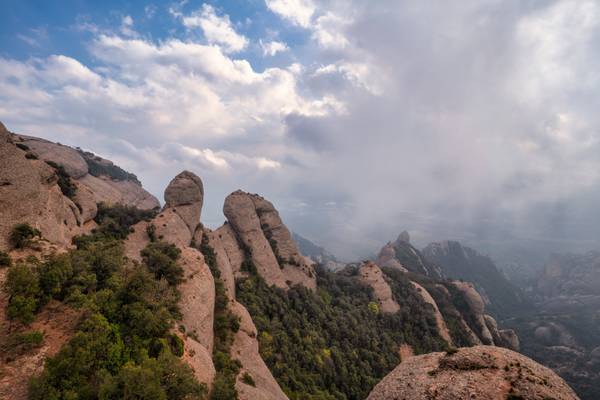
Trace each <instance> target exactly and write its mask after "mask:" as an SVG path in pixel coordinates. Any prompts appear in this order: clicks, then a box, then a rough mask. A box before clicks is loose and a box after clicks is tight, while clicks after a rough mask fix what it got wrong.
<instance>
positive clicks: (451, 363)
mask: <svg viewBox="0 0 600 400" xmlns="http://www.w3.org/2000/svg"><path fill="white" fill-rule="evenodd" d="M510 398H514V399H531V400H535V399H538V400H543V399H556V400H576V399H578V397H577V396H576V395H575V393H574V392H573V391H572V390H571V389H570V388H569V386H567V384H566V383H565V382H564V381H563V380H562V379H561V378H560V377H558V375H556V374H555V373H554V372H552V371H551V370H550V369H548V368H546V367H543V366H541V365H539V364H537V363H536V362H534V361H533V360H531V359H529V358H527V357H525V356H523V355H521V354H519V353H515V352H513V351H511V350H508V349H503V348H500V347H491V346H475V347H468V348H461V349H459V350H458V352H456V353H454V354H448V353H429V354H425V355H420V356H415V357H410V358H408V359H407V360H405V361H403V362H402V363H400V365H399V366H398V367H396V369H394V370H393V371H392V372H391V373H389V374H388V375H387V376H386V377H385V378H383V380H382V381H381V382H379V383H378V384H377V385H376V386H375V388H374V389H373V390H372V391H371V393H370V394H369V397H368V398H367V400H389V399H411V400H454V399H482V400H506V399H510Z"/></svg>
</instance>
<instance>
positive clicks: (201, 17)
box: [182, 4, 248, 53]
mask: <svg viewBox="0 0 600 400" xmlns="http://www.w3.org/2000/svg"><path fill="white" fill-rule="evenodd" d="M182 21H183V25H184V26H185V27H186V28H188V29H193V28H201V29H202V31H203V32H204V37H205V38H206V40H207V41H208V43H211V44H213V43H216V44H219V45H222V46H223V48H224V50H225V51H226V52H231V53H233V52H238V51H241V50H243V49H245V48H246V46H247V45H248V39H247V38H246V37H245V36H243V35H240V34H238V33H237V32H236V31H235V29H233V26H232V24H231V21H230V20H229V16H228V15H224V16H219V15H217V13H216V11H215V9H214V7H212V6H211V5H208V4H203V5H202V8H201V9H200V10H198V11H195V12H193V13H192V14H190V15H184V16H182Z"/></svg>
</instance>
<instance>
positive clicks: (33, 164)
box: [0, 123, 159, 250]
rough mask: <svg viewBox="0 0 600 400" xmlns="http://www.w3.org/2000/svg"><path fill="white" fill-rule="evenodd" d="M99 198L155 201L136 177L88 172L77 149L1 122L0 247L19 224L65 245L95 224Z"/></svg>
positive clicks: (150, 204)
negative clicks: (67, 190) (66, 185)
mask: <svg viewBox="0 0 600 400" xmlns="http://www.w3.org/2000/svg"><path fill="white" fill-rule="evenodd" d="M110 165H111V166H113V164H112V163H110ZM113 167H114V168H118V167H116V166H113ZM61 168H62V171H59V169H61ZM63 171H64V172H63ZM59 174H66V177H63V178H66V179H68V180H69V181H70V183H71V184H72V185H73V187H74V188H75V190H74V194H72V195H69V197H67V195H65V194H64V192H63V191H62V190H61V188H60V187H59V185H58V184H59ZM100 202H105V203H108V204H123V205H130V206H135V207H137V208H141V209H152V208H156V207H158V206H159V203H158V200H157V199H156V198H155V197H154V196H152V195H151V194H150V193H148V192H147V191H146V190H144V189H143V188H142V186H141V185H140V184H139V182H137V181H133V180H127V179H123V180H118V179H114V178H112V177H110V176H104V175H99V176H94V175H92V174H90V170H89V168H88V164H87V161H86V160H85V158H84V157H83V156H82V155H81V152H80V151H78V150H76V149H74V148H71V147H69V146H65V145H61V144H58V143H53V142H50V141H48V140H45V139H40V138H36V137H32V136H25V135H19V134H14V133H11V132H9V131H8V130H7V129H6V128H5V127H4V125H2V124H1V123H0V249H4V250H6V249H8V248H9V247H10V245H9V243H8V236H9V233H10V231H11V230H12V228H13V226H14V225H16V224H18V223H28V224H29V225H31V226H32V227H34V228H36V229H39V230H40V231H41V233H42V236H43V238H44V239H45V240H47V241H49V242H50V243H52V244H54V245H58V246H59V247H62V248H66V247H69V246H70V244H71V239H72V238H73V237H74V236H76V235H80V234H83V233H87V232H89V230H90V229H92V228H93V227H94V222H93V221H92V220H93V218H94V217H95V216H96V213H97V203H100Z"/></svg>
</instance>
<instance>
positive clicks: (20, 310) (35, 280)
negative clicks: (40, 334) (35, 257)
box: [5, 263, 41, 324]
mask: <svg viewBox="0 0 600 400" xmlns="http://www.w3.org/2000/svg"><path fill="white" fill-rule="evenodd" d="M5 290H6V293H7V294H8V296H9V298H8V307H7V310H6V311H7V316H8V318H9V319H18V320H19V321H21V322H22V323H24V324H30V323H31V322H32V321H33V319H34V313H35V312H36V311H37V309H38V305H39V298H40V295H41V290H40V285H39V276H38V274H37V272H36V271H35V269H34V268H33V267H32V266H30V265H27V264H23V263H19V264H17V265H15V266H13V267H11V268H10V269H9V270H8V274H7V277H6V282H5Z"/></svg>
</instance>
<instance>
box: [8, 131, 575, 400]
mask: <svg viewBox="0 0 600 400" xmlns="http://www.w3.org/2000/svg"><path fill="white" fill-rule="evenodd" d="M38 143H42V144H43V145H38ZM36 146H40V147H36ZM0 155H1V156H2V157H0V166H1V169H0V181H1V182H2V185H0V196H1V197H0V199H1V200H2V202H3V203H2V207H1V208H0V213H1V215H0V284H1V285H2V288H3V290H2V295H1V296H0V310H1V311H0V320H1V322H2V324H1V325H0V329H1V332H0V333H1V334H0V338H1V339H0V348H1V349H2V350H3V351H2V354H3V356H2V359H0V397H1V398H7V399H10V400H20V399H26V398H28V399H67V398H68V399H74V398H80V399H182V400H183V399H211V400H225V399H227V400H230V399H240V400H251V399H252V400H255V399H258V400H284V399H340V400H351V399H352V400H354V399H355V400H359V399H365V398H367V396H369V393H370V392H371V390H372V389H373V388H374V387H375V385H377V383H378V382H380V381H381V379H383V378H384V377H385V376H386V375H388V374H389V373H390V372H392V371H393V370H394V369H395V368H396V367H397V366H398V364H400V366H402V365H403V362H404V361H406V360H410V359H411V357H413V356H414V355H419V354H427V353H431V352H444V351H446V352H448V353H454V352H456V347H463V346H474V345H480V344H490V345H492V344H493V345H496V346H505V347H510V348H513V349H517V348H518V347H519V340H518V338H517V336H516V335H515V333H514V332H513V331H511V330H505V329H501V328H499V327H498V324H497V323H496V321H495V320H494V318H492V317H491V316H489V315H488V314H486V310H485V305H484V301H483V299H482V298H481V296H480V295H479V293H478V292H477V290H475V288H474V287H473V285H471V284H469V283H467V282H460V281H452V280H447V279H443V278H442V277H441V275H440V270H439V269H438V268H437V267H436V266H435V265H433V264H432V263H430V262H428V261H427V260H426V259H424V258H423V256H422V254H421V253H420V252H419V251H418V250H416V249H414V248H413V247H412V245H410V243H409V238H407V237H406V235H401V238H399V240H401V242H398V243H396V244H395V245H393V246H392V247H394V252H395V254H396V256H397V260H399V261H398V262H401V263H402V268H398V267H397V266H395V265H394V264H393V263H392V264H391V265H390V264H387V265H382V266H381V267H380V266H379V265H378V263H375V262H372V261H367V262H364V263H361V264H357V265H349V266H347V267H346V268H344V269H342V270H340V271H338V272H333V271H331V270H329V269H326V268H323V267H321V266H318V265H316V264H315V263H314V262H313V261H312V260H311V259H310V258H308V257H306V256H305V255H303V254H302V253H301V251H300V249H299V248H298V245H297V244H296V242H295V241H294V240H293V236H292V234H291V232H290V231H289V229H288V228H287V226H286V225H285V224H284V222H283V221H282V219H281V217H280V215H279V213H278V211H277V209H276V208H275V206H274V205H273V204H272V203H271V202H269V201H268V200H267V199H265V198H264V197H262V196H260V195H258V194H252V193H247V192H243V191H241V190H237V191H235V192H233V193H231V194H230V195H229V196H227V198H226V199H225V200H224V204H223V214H224V215H225V217H226V222H225V223H224V224H223V225H222V226H220V227H218V228H217V229H214V230H211V229H208V228H206V227H205V226H204V225H203V224H202V223H201V220H202V207H203V203H204V194H205V188H204V184H203V182H202V180H201V178H200V177H199V176H197V175H196V174H195V173H193V172H191V171H183V172H181V173H179V174H178V175H177V176H175V177H174V178H173V179H172V180H171V181H170V183H169V184H168V185H167V187H166V188H165V191H164V206H163V207H162V208H159V207H158V201H157V200H156V199H155V198H154V197H152V196H151V195H150V194H148V193H147V192H146V191H145V190H144V189H143V188H142V186H141V184H140V182H139V181H138V180H137V178H135V175H133V174H131V173H129V172H127V171H124V170H122V169H121V168H119V167H117V166H115V165H114V164H112V163H111V162H110V161H107V160H104V159H101V158H99V157H96V156H93V155H91V153H89V152H82V151H80V150H77V149H72V148H69V147H67V146H63V145H60V144H56V143H51V142H48V141H45V140H43V139H37V138H32V137H26V136H23V135H17V134H13V133H10V132H8V131H7V130H5V129H4V126H2V125H0ZM436 354H438V353H436ZM510 357H514V356H512V355H511V356H510ZM510 357H508V358H510ZM419 359H420V358H419ZM415 362H416V361H415ZM527 362H528V363H529V362H530V363H531V364H532V365H536V364H535V363H533V361H531V360H528V361H527ZM551 379H552V380H553V382H554V380H555V379H556V380H557V382H561V381H560V378H557V377H556V378H555V377H553V376H551ZM562 384H563V383H561V385H562ZM557 385H558V384H557ZM540 393H542V392H540ZM490 398H496V397H490ZM565 398H576V397H574V396H571V397H565Z"/></svg>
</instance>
